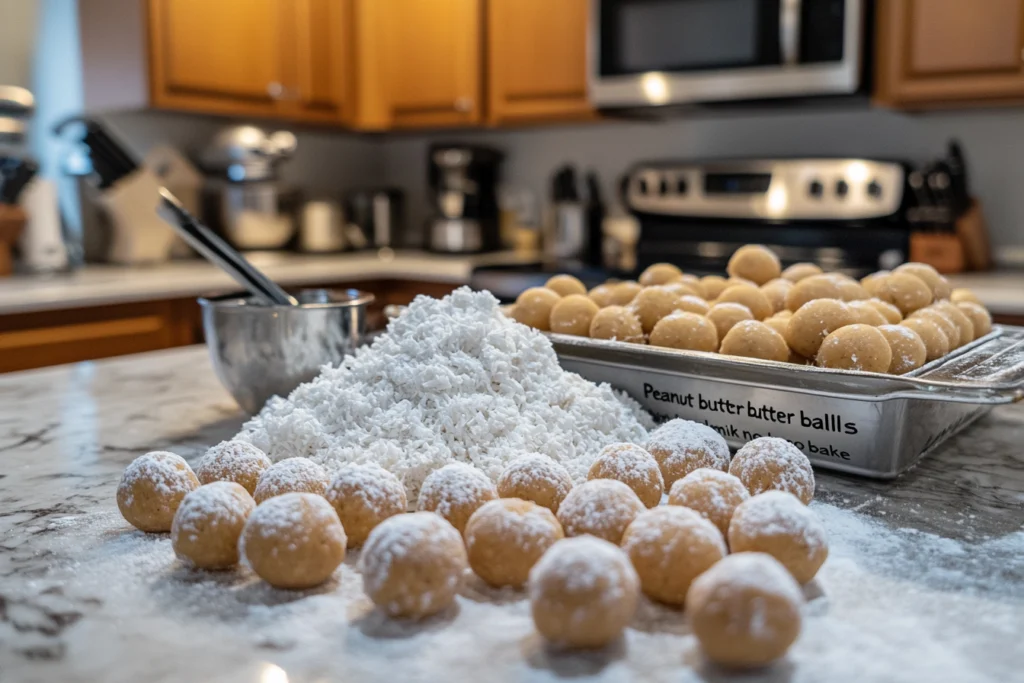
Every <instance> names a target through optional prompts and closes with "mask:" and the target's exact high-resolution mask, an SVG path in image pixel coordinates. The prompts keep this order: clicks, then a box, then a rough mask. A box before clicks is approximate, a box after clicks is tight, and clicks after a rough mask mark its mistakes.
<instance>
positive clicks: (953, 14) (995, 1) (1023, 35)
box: [876, 0, 1024, 107]
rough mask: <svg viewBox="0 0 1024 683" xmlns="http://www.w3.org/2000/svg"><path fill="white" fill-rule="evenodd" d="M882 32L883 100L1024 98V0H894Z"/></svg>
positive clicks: (883, 6) (883, 11)
mask: <svg viewBox="0 0 1024 683" xmlns="http://www.w3.org/2000/svg"><path fill="white" fill-rule="evenodd" d="M877 30H878V54H877V60H876V61H877V63H876V77H877V85H878V91H877V98H878V100H879V101H880V102H882V103H883V104H893V105H897V106H909V107H914V106H927V105H932V104H948V103H968V102H971V101H976V102H988V103H990V102H992V101H994V100H1000V99H1004V100H1019V99H1024V61H1022V60H1024V53H1022V50H1024V0H972V1H971V2H963V0H887V1H886V2H881V3H879V5H878V27H877Z"/></svg>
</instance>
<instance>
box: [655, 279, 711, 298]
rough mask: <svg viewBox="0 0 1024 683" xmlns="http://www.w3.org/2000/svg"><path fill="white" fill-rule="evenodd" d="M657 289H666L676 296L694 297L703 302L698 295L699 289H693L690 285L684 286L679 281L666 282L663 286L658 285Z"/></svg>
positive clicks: (683, 283) (684, 284)
mask: <svg viewBox="0 0 1024 683" xmlns="http://www.w3.org/2000/svg"><path fill="white" fill-rule="evenodd" d="M658 287H664V288H665V289H667V290H668V291H670V292H672V293H673V294H675V295H677V296H681V297H682V296H688V297H695V298H697V299H700V300H701V301H703V300H704V299H703V297H701V295H700V288H699V287H693V286H692V285H689V284H686V283H685V282H683V281H681V280H680V281H678V282H666V283H665V284H663V285H658Z"/></svg>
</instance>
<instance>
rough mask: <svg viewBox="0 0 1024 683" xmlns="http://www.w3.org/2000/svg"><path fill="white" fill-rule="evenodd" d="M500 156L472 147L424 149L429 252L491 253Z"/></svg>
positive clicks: (496, 236) (494, 240) (495, 233)
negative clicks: (427, 180)
mask: <svg viewBox="0 0 1024 683" xmlns="http://www.w3.org/2000/svg"><path fill="white" fill-rule="evenodd" d="M504 157H505V155H504V154H502V153H501V152H500V151H498V150H496V149H492V148H489V147H480V146H475V145H459V144H435V145H432V146H431V148H430V154H429V157H428V169H427V174H428V178H429V181H430V202H431V217H430V222H429V224H428V226H427V246H428V247H429V248H430V250H431V251H437V252H444V253H451V254H469V253H477V252H483V251H494V250H496V249H497V248H498V247H499V245H500V240H499V234H498V195H497V186H498V170H499V167H500V166H501V161H502V159H504Z"/></svg>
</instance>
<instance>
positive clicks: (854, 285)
mask: <svg viewBox="0 0 1024 683" xmlns="http://www.w3.org/2000/svg"><path fill="white" fill-rule="evenodd" d="M831 276H832V277H833V278H835V280H836V282H837V283H838V284H839V298H840V299H842V300H843V301H863V300H865V299H870V298H871V293H870V292H868V290H866V289H864V287H862V286H861V285H860V283H858V282H857V281H856V280H854V279H853V278H850V277H847V276H845V275H842V274H840V273H831Z"/></svg>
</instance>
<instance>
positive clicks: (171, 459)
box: [117, 451, 199, 533]
mask: <svg viewBox="0 0 1024 683" xmlns="http://www.w3.org/2000/svg"><path fill="white" fill-rule="evenodd" d="M197 488H199V480H198V479H196V475H195V474H194V473H193V472H192V468H191V467H189V466H188V463H187V462H185V459H184V458H182V457H181V456H179V455H175V454H174V453H168V452H166V451H153V452H151V453H146V454H145V455H140V456H139V457H137V458H135V460H132V461H131V463H129V465H128V467H126V468H125V469H124V474H122V475H121V482H120V483H119V484H118V485H117V509H118V510H120V511H121V516H122V517H124V518H125V520H126V521H127V522H128V523H129V524H131V525H132V526H133V527H135V528H136V529H139V530H140V531H147V532H153V533H155V532H160V531H170V530H171V523H172V522H173V521H174V513H175V512H177V511H178V506H179V505H180V504H181V501H182V499H183V498H184V497H185V496H186V495H187V494H188V493H189V492H190V491H193V490H195V489H197Z"/></svg>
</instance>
